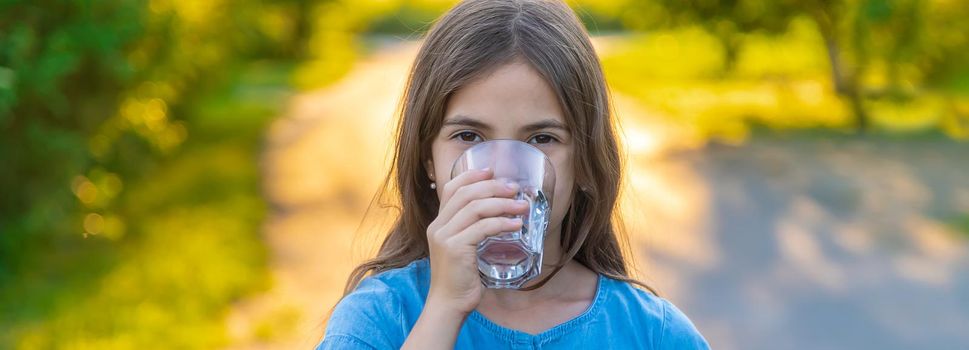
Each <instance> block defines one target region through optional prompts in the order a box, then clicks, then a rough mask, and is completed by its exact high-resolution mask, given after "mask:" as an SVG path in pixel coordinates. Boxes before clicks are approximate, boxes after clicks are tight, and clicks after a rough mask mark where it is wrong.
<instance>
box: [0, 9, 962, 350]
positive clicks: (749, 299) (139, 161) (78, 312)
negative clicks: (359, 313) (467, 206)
mask: <svg viewBox="0 0 969 350" xmlns="http://www.w3.org/2000/svg"><path fill="white" fill-rule="evenodd" d="M453 3H454V2H453V1H443V0H412V1H404V0H360V1H350V0H262V1H258V0H235V1H227V0H193V1H173V0H101V1H82V0H75V1H69V0H59V1H55V0H43V1H21V0H8V1H0V348H3V349H52V348H70V349H133V348H179V349H194V348H199V349H211V348H237V349H276V348H278V349H284V348H309V347H312V346H314V345H315V344H316V343H317V342H318V340H319V339H320V337H321V334H322V330H323V325H324V320H325V317H326V314H327V313H328V311H329V310H330V308H331V307H332V306H333V305H334V303H335V302H336V301H337V300H338V299H339V297H340V295H341V294H342V289H343V285H344V282H345V279H346V277H347V275H348V273H349V271H350V269H351V268H352V267H353V266H354V264H355V263H358V262H360V261H362V260H363V259H365V258H366V257H368V256H370V255H371V254H372V253H373V252H374V249H375V245H376V244H378V243H379V240H380V237H381V234H382V232H381V230H380V228H381V227H385V226H386V222H387V221H388V219H387V218H388V217H389V216H388V215H389V214H388V213H387V212H384V211H383V210H381V209H379V208H378V209H377V210H374V211H371V215H369V216H368V218H374V220H369V219H368V220H365V221H361V219H363V218H364V212H365V211H366V209H367V207H368V206H369V204H370V200H371V198H372V196H373V194H374V192H375V191H376V190H377V186H378V185H379V182H380V180H381V179H382V177H383V174H384V171H385V170H386V168H387V160H388V159H389V158H388V152H389V150H390V141H391V140H392V137H393V133H392V126H393V123H394V120H395V119H394V115H393V113H394V110H395V107H396V103H397V101H398V98H399V97H400V93H401V89H402V86H403V82H404V79H405V78H406V74H407V68H408V65H409V64H410V63H411V61H412V59H413V57H414V56H415V54H416V50H417V47H418V45H419V42H418V41H417V40H419V38H420V36H421V34H422V33H423V32H424V31H425V30H426V29H427V28H428V26H429V25H430V23H432V21H433V20H434V18H436V17H437V16H439V15H440V14H441V13H443V12H444V11H445V10H446V9H447V8H449V7H450V6H452V5H453ZM570 4H571V5H573V8H574V9H575V10H576V11H577V13H578V14H579V16H580V17H581V19H582V20H583V22H584V23H585V24H586V26H587V28H588V29H589V30H590V32H591V33H592V34H593V36H594V39H593V40H594V43H595V46H596V49H597V51H598V52H599V54H600V57H601V59H602V62H603V65H604V68H605V71H606V75H607V79H608V82H609V84H610V86H611V88H612V92H613V98H614V100H615V104H616V113H617V115H618V119H619V121H620V123H621V126H622V130H623V141H624V144H625V146H626V148H625V149H626V152H627V162H626V169H627V173H626V174H627V178H626V179H627V182H626V184H627V187H626V189H625V191H624V195H623V200H622V204H623V209H622V210H623V213H624V214H625V216H626V217H627V226H628V229H629V232H630V235H631V244H632V248H633V249H634V251H635V252H636V254H637V257H636V258H637V259H636V260H637V262H638V264H637V265H638V272H637V274H638V277H640V278H641V279H642V280H644V281H646V282H647V283H649V284H651V285H652V286H654V287H656V288H657V289H658V290H660V291H661V293H662V295H663V296H664V297H666V298H668V299H670V300H672V301H673V302H674V303H676V304H677V305H678V306H679V307H680V308H681V309H683V310H684V312H685V313H686V314H687V315H689V316H690V317H691V318H692V320H693V321H694V323H695V324H696V325H697V327H698V328H699V329H700V331H701V332H702V333H703V334H704V335H705V336H706V337H707V339H708V340H709V341H710V343H711V345H713V347H714V348H716V349H776V348H784V349H859V348H880V349H913V348H919V349H965V348H969V26H967V25H966V23H965V19H966V18H969V2H967V1H966V0H883V1H879V0H841V1H838V0H831V1H821V0H819V1H789V0H782V1H767V0H739V1H726V0H720V1H718V0H688V1H681V0H651V1H634V0H609V1H593V0H582V1H571V2H570ZM362 222H363V224H361V223H362Z"/></svg>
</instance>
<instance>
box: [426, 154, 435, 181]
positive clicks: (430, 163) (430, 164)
mask: <svg viewBox="0 0 969 350" xmlns="http://www.w3.org/2000/svg"><path fill="white" fill-rule="evenodd" d="M424 172H426V173H427V177H428V178H430V179H431V181H436V180H435V179H434V160H433V159H431V158H427V160H425V161H424Z"/></svg>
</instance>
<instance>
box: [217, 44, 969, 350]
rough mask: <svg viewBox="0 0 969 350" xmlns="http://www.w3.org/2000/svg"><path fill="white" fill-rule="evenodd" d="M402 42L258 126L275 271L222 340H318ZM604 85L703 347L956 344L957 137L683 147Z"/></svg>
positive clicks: (646, 269)
mask: <svg viewBox="0 0 969 350" xmlns="http://www.w3.org/2000/svg"><path fill="white" fill-rule="evenodd" d="M597 46H598V47H599V48H600V49H601V50H607V49H608V47H609V45H608V42H603V41H599V42H597ZM415 53H416V46H415V45H414V44H413V43H407V44H400V45H392V46H387V47H384V48H383V49H381V50H379V51H377V52H376V53H375V54H374V55H373V56H371V57H369V58H367V59H366V60H364V61H362V62H361V63H359V64H358V65H357V66H356V67H355V68H354V70H353V71H352V72H351V73H350V74H349V75H348V76H347V77H346V78H345V79H344V80H343V81H341V82H339V83H337V84H335V85H333V86H331V87H329V88H327V89H325V90H321V91H317V92H311V93H307V94H304V95H301V96H299V97H297V98H295V99H294V100H293V101H292V103H291V107H290V109H289V112H288V113H287V114H286V115H284V116H282V117H281V118H280V119H279V120H278V121H277V122H276V123H275V124H274V125H273V126H272V128H271V129H270V130H269V133H268V136H267V137H268V142H267V148H266V151H265V156H264V159H263V160H264V163H263V164H262V167H263V169H264V179H265V180H264V181H265V188H266V196H267V200H268V201H269V203H270V205H271V214H270V217H269V219H268V221H267V223H266V227H265V232H266V241H267V242H268V244H269V249H270V254H271V255H270V261H271V262H270V269H271V272H272V275H273V278H274V281H273V282H274V284H273V286H272V287H271V289H270V290H269V291H268V292H266V293H265V294H262V295H258V296H255V297H252V298H249V299H246V300H244V301H242V302H240V303H239V304H238V305H237V307H236V308H235V309H234V310H233V311H232V313H231V314H230V315H229V327H230V336H231V337H232V339H233V342H234V346H233V348H240V349H264V348H265V349H270V348H273V349H275V348H279V349H291V348H310V347H312V346H313V345H315V344H316V343H317V342H318V339H319V336H320V334H321V333H322V329H321V328H320V327H321V326H322V321H323V318H324V316H325V315H326V313H327V311H328V310H329V308H330V307H332V305H333V304H334V303H335V302H336V301H337V300H338V299H339V296H340V295H341V293H342V288H343V283H344V281H345V279H346V277H347V274H348V273H349V271H350V269H352V267H353V266H354V263H356V262H359V261H360V260H362V259H363V258H364V257H366V256H369V254H370V252H371V251H372V247H374V245H375V244H376V243H377V235H376V234H375V233H374V232H369V233H367V234H365V235H363V236H362V237H357V238H355V237H354V234H355V232H356V229H357V225H358V224H359V223H360V218H361V217H362V215H363V212H364V210H365V209H366V207H367V205H368V204H369V201H370V198H371V196H372V194H373V193H374V191H375V190H376V188H377V186H378V184H379V181H380V180H381V177H382V176H383V172H384V170H385V169H386V164H385V163H386V162H385V161H386V158H385V156H386V154H387V152H388V151H389V150H390V145H389V144H388V142H389V141H390V140H391V137H392V130H391V128H390V127H391V126H392V117H393V111H394V109H395V107H396V103H397V99H398V98H399V94H400V90H401V88H402V86H403V83H404V79H405V77H406V71H407V68H408V65H409V64H410V62H411V60H412V59H413V56H414V54H415ZM615 102H616V105H617V108H616V109H617V111H618V113H619V115H620V117H621V119H622V123H623V127H624V131H625V134H626V143H627V144H628V149H629V157H630V163H629V164H630V167H629V169H628V174H629V182H628V183H629V185H630V188H629V192H627V195H626V196H625V197H624V198H625V199H624V205H625V209H624V210H625V212H626V213H627V217H629V218H630V219H629V221H628V222H627V224H628V226H629V229H630V233H631V242H632V244H633V246H634V248H635V250H636V251H637V253H639V254H640V256H639V259H638V260H639V262H640V264H639V265H640V271H641V273H642V275H641V276H642V277H643V279H644V280H646V281H648V282H651V283H652V284H653V285H655V286H656V287H658V288H659V289H660V290H661V291H663V292H664V296H666V297H668V298H670V299H672V300H673V301H674V302H675V303H676V304H677V305H679V306H680V307H681V308H682V309H684V311H686V313H687V314H688V315H690V316H691V318H693V320H694V321H695V322H696V323H697V326H698V327H699V328H700V329H701V331H703V332H704V333H705V334H706V336H707V337H708V338H709V340H710V341H711V343H712V344H713V345H714V346H715V348H717V349H773V348H785V349H842V348H846V349H847V348H882V349H907V348H932V349H948V348H956V347H957V346H956V344H961V346H963V347H964V346H966V345H967V344H969V332H967V331H965V330H967V329H969V244H967V240H966V239H964V237H960V236H959V234H958V233H956V232H955V230H954V229H953V228H952V227H951V226H948V225H946V224H945V221H946V220H948V218H949V217H951V216H952V215H956V214H957V213H959V212H961V213H969V156H967V155H969V147H967V145H966V144H961V145H960V144H954V143H951V142H943V141H909V142H899V141H886V140H856V139H833V140H832V139H827V140H825V139H820V138H814V139H811V138H798V139H769V138H766V139H759V140H758V141H755V142H752V143H749V144H747V145H745V146H742V147H729V146H710V147H705V148H703V149H693V150H691V149H692V148H691V147H690V146H692V145H694V144H695V143H694V142H693V141H692V139H691V138H690V137H689V133H687V132H685V131H683V130H680V129H677V128H674V127H671V126H669V125H667V124H665V123H664V122H663V121H662V119H661V118H656V117H653V116H654V115H655V114H654V113H651V112H650V111H649V110H647V109H645V108H643V107H642V106H638V105H636V103H635V102H633V101H630V100H629V99H627V98H625V97H624V96H622V95H621V94H620V95H616V96H615ZM779 344H781V345H779Z"/></svg>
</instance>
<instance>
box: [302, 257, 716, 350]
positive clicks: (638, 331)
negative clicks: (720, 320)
mask: <svg viewBox="0 0 969 350" xmlns="http://www.w3.org/2000/svg"><path fill="white" fill-rule="evenodd" d="M430 279H431V274H430V266H429V263H428V260H427V258H424V259H420V260H416V261H414V262H412V263H410V264H409V265H407V266H404V267H402V268H397V269H393V270H388V271H384V272H382V273H379V274H377V275H374V276H371V277H368V278H365V279H364V280H363V281H362V282H361V283H360V285H359V286H358V287H357V288H356V289H355V290H354V291H353V292H351V293H350V294H348V295H347V296H346V297H344V298H343V300H341V301H340V303H339V304H337V306H336V308H335V309H334V310H333V314H332V315H331V316H330V320H329V322H328V323H327V327H326V334H325V335H324V337H323V341H322V342H321V343H320V344H319V346H317V350H330V349H398V348H400V347H401V345H403V344H404V340H405V339H407V335H408V334H409V333H410V330H411V329H412V328H413V327H414V323H416V322H417V318H418V316H420V314H421V310H422V309H423V307H424V301H425V300H426V298H427V291H428V289H429V288H430ZM454 347H455V349H546V348H547V349H588V348H599V349H709V346H708V345H707V342H706V340H704V339H703V336H701V335H700V333H699V332H697V330H696V327H694V326H693V323H692V322H690V320H689V319H687V317H686V315H684V314H683V313H682V312H681V311H680V310H679V309H677V308H676V307H675V306H673V304H672V303H670V302H669V301H667V300H665V299H662V298H659V297H656V296H654V295H653V294H650V293H649V292H646V291H643V290H640V289H638V288H635V287H633V286H632V285H630V284H629V283H626V282H623V281H618V280H614V279H611V278H608V277H605V276H602V275H599V285H598V287H597V288H596V295H595V299H594V300H593V301H592V305H590V306H589V308H588V309H587V310H586V311H585V312H583V313H582V314H581V315H579V316H577V317H575V318H573V319H572V320H570V321H567V322H565V323H562V324H559V325H557V326H555V327H552V328H551V329H549V330H547V331H544V332H542V333H540V334H536V335H533V334H528V333H525V332H522V331H517V330H514V329H510V328H505V327H502V326H499V325H498V324H496V323H494V322H492V321H490V320H488V319H487V318H485V317H484V315H482V314H481V313H478V311H477V310H475V311H472V312H471V314H470V315H468V317H467V319H466V320H465V321H464V324H463V325H462V326H461V330H460V332H459V333H458V337H457V341H456V342H455V346H454Z"/></svg>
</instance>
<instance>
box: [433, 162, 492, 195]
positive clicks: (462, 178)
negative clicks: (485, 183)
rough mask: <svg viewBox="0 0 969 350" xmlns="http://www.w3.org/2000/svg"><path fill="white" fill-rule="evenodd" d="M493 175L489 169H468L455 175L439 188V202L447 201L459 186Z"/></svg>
mask: <svg viewBox="0 0 969 350" xmlns="http://www.w3.org/2000/svg"><path fill="white" fill-rule="evenodd" d="M493 175H494V172H492V171H491V169H483V170H470V171H466V172H463V173H461V174H459V175H458V176H455V177H454V178H453V179H451V180H449V181H448V182H447V183H445V184H444V187H443V188H441V203H447V202H448V200H450V199H451V196H453V195H454V192H456V191H457V190H458V189H459V188H461V187H464V186H466V185H469V184H472V183H475V182H478V181H482V180H487V179H490V178H491V176H493Z"/></svg>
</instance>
